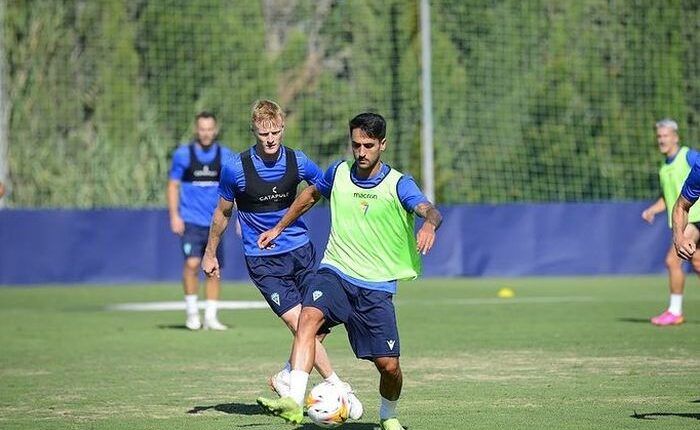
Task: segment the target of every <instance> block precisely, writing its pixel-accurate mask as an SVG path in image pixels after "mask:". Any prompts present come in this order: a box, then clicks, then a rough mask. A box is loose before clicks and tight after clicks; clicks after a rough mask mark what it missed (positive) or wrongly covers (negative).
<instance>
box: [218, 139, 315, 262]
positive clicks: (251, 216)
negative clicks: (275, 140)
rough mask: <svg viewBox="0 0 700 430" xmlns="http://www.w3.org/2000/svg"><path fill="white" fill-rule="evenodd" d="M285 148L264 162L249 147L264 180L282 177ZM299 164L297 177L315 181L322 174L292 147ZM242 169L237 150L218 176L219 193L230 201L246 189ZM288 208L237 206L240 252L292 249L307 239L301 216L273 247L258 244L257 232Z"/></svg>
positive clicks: (256, 253) (271, 224)
mask: <svg viewBox="0 0 700 430" xmlns="http://www.w3.org/2000/svg"><path fill="white" fill-rule="evenodd" d="M286 151H287V148H286V147H284V146H282V147H281V148H280V151H279V155H278V157H277V160H275V161H274V162H272V163H270V162H266V161H265V160H263V159H262V158H261V157H260V156H259V155H258V153H257V151H256V148H255V146H253V148H252V149H251V151H250V153H251V158H252V160H253V166H254V167H255V170H256V171H257V172H258V175H259V176H260V179H262V180H263V181H269V182H274V181H278V180H280V179H282V176H284V172H285V171H286V170H287V160H286ZM294 155H296V158H297V166H298V168H299V178H298V179H299V180H300V181H306V182H307V183H308V184H310V185H314V184H316V183H317V182H318V181H319V180H320V179H321V178H322V177H323V171H322V170H321V169H320V168H319V167H318V166H317V165H316V164H315V163H314V162H313V161H311V160H310V159H309V157H307V156H306V154H304V153H303V152H302V151H299V150H294ZM245 186H246V184H245V173H244V172H243V163H242V161H241V155H240V154H234V155H233V156H232V157H231V158H229V159H227V160H226V161H225V163H224V164H223V167H222V171H221V180H220V181H219V196H221V197H222V198H223V199H226V200H228V201H230V202H232V201H234V199H235V198H236V195H237V194H240V193H242V192H244V191H245ZM286 212H287V209H282V210H279V211H273V212H262V213H254V212H243V211H241V210H238V220H239V222H240V224H241V237H242V239H243V252H244V254H245V255H247V256H266V255H277V254H283V253H285V252H289V251H292V250H294V249H297V248H299V247H300V246H303V245H306V244H307V243H309V235H308V230H309V229H308V227H307V226H306V222H305V221H304V219H303V217H299V218H298V219H297V220H296V221H294V222H293V223H292V224H291V225H290V226H288V227H287V228H285V229H284V231H283V232H282V234H280V236H279V237H278V238H277V239H275V247H274V248H272V249H260V248H258V236H260V234H261V233H263V232H265V231H267V230H269V229H271V228H272V227H274V226H275V225H277V223H278V222H279V220H280V219H282V216H284V214H285V213H286Z"/></svg>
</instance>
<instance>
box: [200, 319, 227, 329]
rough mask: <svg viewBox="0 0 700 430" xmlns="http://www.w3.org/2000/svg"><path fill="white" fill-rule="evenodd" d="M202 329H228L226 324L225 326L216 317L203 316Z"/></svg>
mask: <svg viewBox="0 0 700 430" xmlns="http://www.w3.org/2000/svg"><path fill="white" fill-rule="evenodd" d="M204 330H217V331H223V330H228V326H225V325H223V324H221V323H220V322H219V320H218V319H216V318H205V319H204Z"/></svg>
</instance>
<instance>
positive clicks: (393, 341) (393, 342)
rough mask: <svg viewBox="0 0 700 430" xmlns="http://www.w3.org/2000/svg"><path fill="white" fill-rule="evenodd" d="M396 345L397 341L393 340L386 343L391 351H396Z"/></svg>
mask: <svg viewBox="0 0 700 430" xmlns="http://www.w3.org/2000/svg"><path fill="white" fill-rule="evenodd" d="M395 343H396V341H395V340H393V339H391V340H387V341H386V344H387V345H388V346H389V349H391V350H393V349H394V344H395Z"/></svg>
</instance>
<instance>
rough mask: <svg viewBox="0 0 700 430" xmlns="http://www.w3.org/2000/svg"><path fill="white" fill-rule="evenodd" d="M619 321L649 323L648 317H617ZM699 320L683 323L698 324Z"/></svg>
mask: <svg viewBox="0 0 700 430" xmlns="http://www.w3.org/2000/svg"><path fill="white" fill-rule="evenodd" d="M617 320H618V321H620V322H628V323H644V324H649V325H652V324H651V321H650V320H649V318H618V319H617ZM699 322H700V321H686V322H685V324H698V323H699Z"/></svg>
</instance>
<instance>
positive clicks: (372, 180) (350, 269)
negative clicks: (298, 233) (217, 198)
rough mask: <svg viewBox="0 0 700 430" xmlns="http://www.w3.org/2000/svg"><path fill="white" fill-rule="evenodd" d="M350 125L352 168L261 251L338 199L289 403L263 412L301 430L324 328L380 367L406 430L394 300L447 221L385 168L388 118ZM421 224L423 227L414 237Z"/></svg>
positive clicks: (312, 197)
mask: <svg viewBox="0 0 700 430" xmlns="http://www.w3.org/2000/svg"><path fill="white" fill-rule="evenodd" d="M349 126H350V138H351V139H350V140H351V146H352V152H353V158H354V161H340V162H336V163H334V164H333V165H332V166H331V167H330V168H329V169H328V171H326V173H325V175H324V177H323V179H322V180H320V181H319V182H318V183H317V184H315V185H314V186H310V187H308V188H306V189H305V190H304V191H303V192H302V193H301V194H300V195H299V196H298V197H297V198H296V200H295V201H294V203H293V204H292V206H291V207H290V208H289V210H288V211H287V213H286V214H285V216H284V217H282V219H281V220H280V222H279V223H278V224H277V225H276V226H275V227H274V228H272V229H271V230H269V231H267V232H265V233H263V234H261V235H260V237H259V239H258V246H259V247H260V248H261V249H267V248H269V247H270V246H273V245H274V244H275V243H276V241H277V240H278V239H277V238H278V237H279V236H280V235H282V234H284V232H285V231H286V230H285V229H286V228H287V227H288V226H289V225H292V223H293V222H294V220H296V219H297V218H298V217H299V216H300V215H301V214H303V213H304V212H306V211H307V210H309V209H310V208H311V207H312V206H313V205H314V204H315V203H316V202H317V201H318V200H319V199H320V198H321V196H324V197H326V198H328V199H329V200H330V205H331V233H330V237H329V240H328V246H327V248H326V252H325V254H324V257H323V260H322V261H321V265H320V268H319V270H318V272H317V275H316V276H315V277H312V278H310V279H309V281H308V282H309V285H308V286H307V288H305V291H306V292H305V295H304V301H303V308H302V311H301V316H300V318H299V327H298V330H297V334H296V336H295V338H294V346H293V350H292V368H293V370H292V372H291V376H290V394H289V396H286V397H282V398H280V399H266V398H258V403H259V404H260V405H261V406H262V407H263V408H264V409H265V410H266V411H268V412H269V413H271V414H273V415H278V416H280V417H282V418H283V419H284V420H285V421H288V422H291V423H300V422H301V421H302V419H303V407H302V402H303V400H304V396H305V394H306V386H307V383H308V379H309V372H310V370H311V366H312V364H313V357H314V348H315V345H316V344H315V342H314V335H315V333H316V332H317V331H318V330H319V329H320V328H321V327H322V326H324V324H325V325H337V324H344V325H345V328H346V329H347V332H348V338H349V341H350V345H351V347H352V349H353V351H354V353H355V356H356V357H357V358H360V359H365V360H370V361H372V362H373V363H374V365H375V367H376V368H377V370H378V371H379V374H380V381H379V393H380V395H381V402H380V408H379V422H380V425H381V428H382V429H384V430H403V427H402V425H401V423H400V422H399V420H398V417H397V411H396V409H397V402H398V400H399V396H400V395H401V387H402V383H403V376H402V373H401V366H400V365H399V356H400V352H401V344H400V341H399V333H398V327H397V323H396V314H395V311H394V304H393V301H392V300H393V296H394V294H395V293H396V285H397V281H398V280H404V279H414V278H416V277H417V276H418V274H419V272H420V256H419V253H422V254H424V255H425V254H427V253H428V252H429V251H430V249H431V248H432V246H433V243H434V242H435V231H436V230H437V229H438V227H439V226H440V223H441V222H442V215H441V214H440V212H439V211H438V210H437V209H436V208H435V207H434V206H433V205H432V204H431V203H430V202H429V201H428V199H427V198H426V197H425V196H424V195H423V193H422V192H421V191H420V189H419V188H418V186H417V184H416V183H415V181H414V180H413V179H412V178H411V177H409V176H406V175H403V174H402V173H400V172H399V171H397V170H394V169H392V168H391V167H389V166H388V165H387V164H384V163H383V162H382V161H381V154H382V152H384V150H386V147H387V142H386V138H385V135H386V122H385V120H384V118H383V117H382V116H381V115H378V114H375V113H362V114H360V115H358V116H356V117H355V118H353V119H352V120H350V123H349ZM414 215H418V216H420V217H422V218H424V219H425V222H424V223H423V225H422V227H421V228H420V230H419V231H418V233H417V234H415V235H414Z"/></svg>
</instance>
